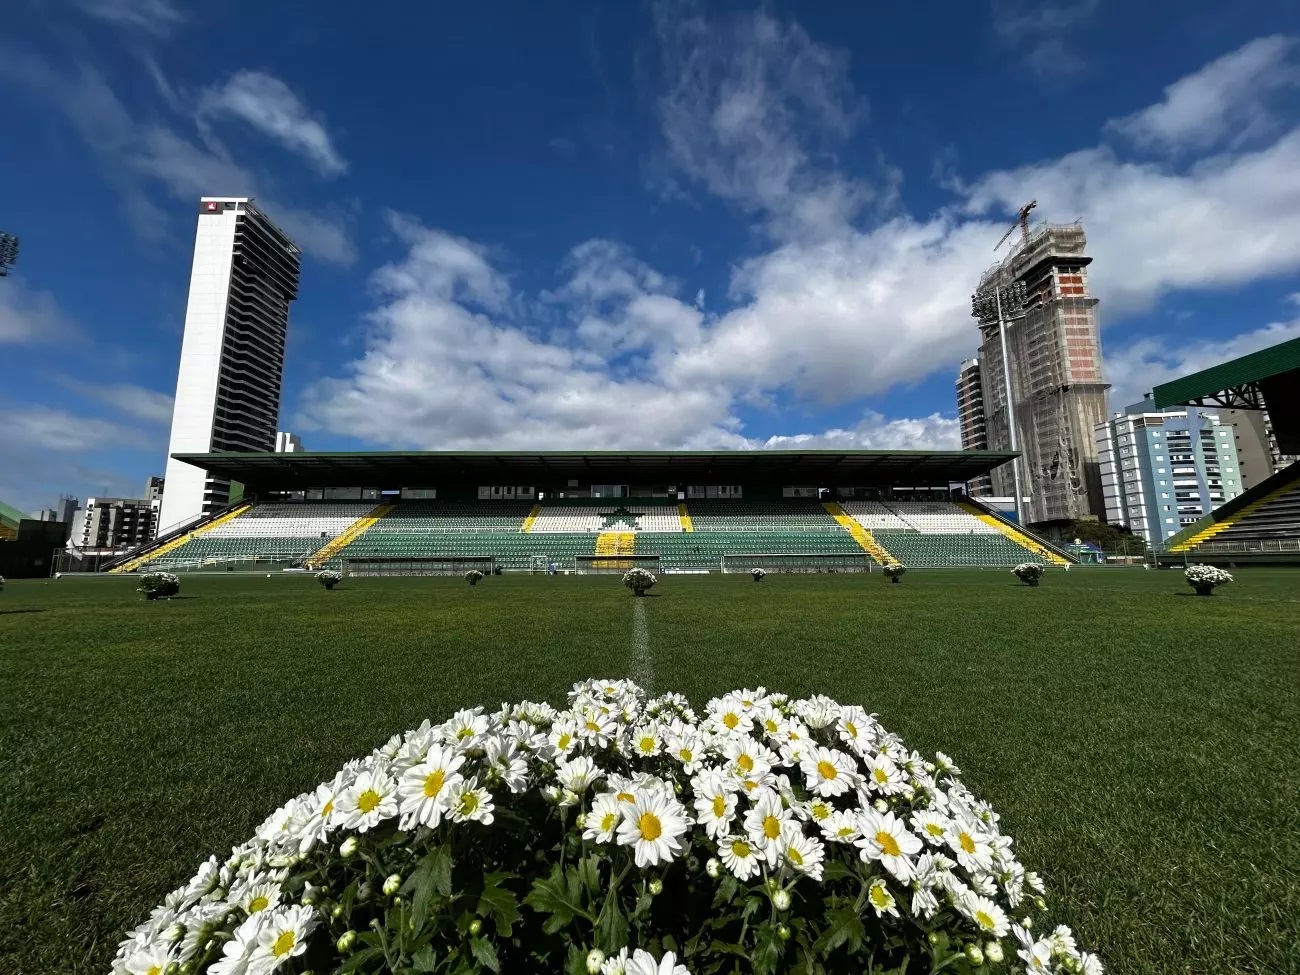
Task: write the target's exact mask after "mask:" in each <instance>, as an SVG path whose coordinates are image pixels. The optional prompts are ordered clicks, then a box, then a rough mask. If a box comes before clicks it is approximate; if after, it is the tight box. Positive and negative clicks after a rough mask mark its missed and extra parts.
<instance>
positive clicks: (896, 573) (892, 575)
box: [884, 562, 907, 582]
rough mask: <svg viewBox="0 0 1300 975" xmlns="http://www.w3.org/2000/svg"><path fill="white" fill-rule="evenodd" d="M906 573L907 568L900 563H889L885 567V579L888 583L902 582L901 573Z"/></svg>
mask: <svg viewBox="0 0 1300 975" xmlns="http://www.w3.org/2000/svg"><path fill="white" fill-rule="evenodd" d="M906 571H907V566H905V565H903V564H902V563H901V562H891V563H889V564H888V565H886V566H885V569H884V572H885V578H886V579H888V580H889V581H890V582H902V581H903V573H904V572H906Z"/></svg>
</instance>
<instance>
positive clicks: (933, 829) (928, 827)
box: [925, 823, 943, 836]
mask: <svg viewBox="0 0 1300 975" xmlns="http://www.w3.org/2000/svg"><path fill="white" fill-rule="evenodd" d="M925 831H926V832H927V833H929V834H930V835H931V836H942V835H943V827H942V826H940V825H939V824H938V823H926V824H925Z"/></svg>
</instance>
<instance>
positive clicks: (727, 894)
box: [713, 874, 740, 908]
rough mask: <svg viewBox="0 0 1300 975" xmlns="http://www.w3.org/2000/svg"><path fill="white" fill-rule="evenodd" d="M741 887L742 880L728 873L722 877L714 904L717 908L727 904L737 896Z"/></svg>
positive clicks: (714, 896)
mask: <svg viewBox="0 0 1300 975" xmlns="http://www.w3.org/2000/svg"><path fill="white" fill-rule="evenodd" d="M739 888H740V881H738V880H737V879H736V878H735V877H734V876H733V875H732V874H727V875H726V876H725V877H723V878H722V880H721V882H719V884H718V892H717V893H716V894H714V895H713V906H714V907H715V908H716V907H721V906H722V905H723V904H726V903H727V902H728V901H730V900H731V899H732V898H733V897H735V896H736V891H737V890H738V889H739Z"/></svg>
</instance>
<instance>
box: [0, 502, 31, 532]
mask: <svg viewBox="0 0 1300 975" xmlns="http://www.w3.org/2000/svg"><path fill="white" fill-rule="evenodd" d="M30 517H31V515H29V514H26V513H25V512H22V511H19V510H18V509H17V508H15V507H13V506H12V505H7V504H5V503H4V502H3V501H0V521H2V522H4V523H5V524H6V525H12V526H13V527H14V528H17V527H18V522H20V521H25V520H27V519H28V518H30Z"/></svg>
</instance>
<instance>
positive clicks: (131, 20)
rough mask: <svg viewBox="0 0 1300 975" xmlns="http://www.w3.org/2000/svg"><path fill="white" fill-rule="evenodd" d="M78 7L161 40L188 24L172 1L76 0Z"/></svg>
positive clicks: (102, 18)
mask: <svg viewBox="0 0 1300 975" xmlns="http://www.w3.org/2000/svg"><path fill="white" fill-rule="evenodd" d="M76 4H77V6H78V7H80V8H81V9H82V11H84V12H85V13H87V14H89V15H90V16H92V17H96V18H98V19H100V20H106V21H108V22H110V23H114V24H117V25H119V26H121V27H127V28H131V29H134V30H139V31H143V32H144V33H147V34H155V35H157V36H160V37H161V36H163V35H165V34H168V33H170V32H171V31H172V29H173V28H175V27H178V26H179V25H180V24H182V23H183V22H184V21H185V15H184V14H182V13H181V12H180V11H179V10H178V9H177V8H176V5H175V4H174V3H172V2H171V0H76Z"/></svg>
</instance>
